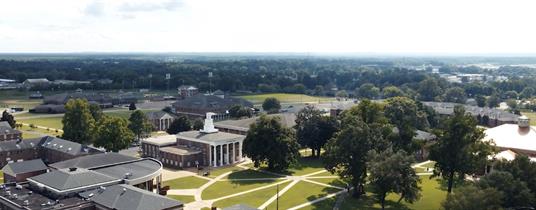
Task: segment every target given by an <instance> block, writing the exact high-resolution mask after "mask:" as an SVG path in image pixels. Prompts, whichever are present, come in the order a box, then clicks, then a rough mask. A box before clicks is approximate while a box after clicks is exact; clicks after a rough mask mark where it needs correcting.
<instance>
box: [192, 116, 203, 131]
mask: <svg viewBox="0 0 536 210" xmlns="http://www.w3.org/2000/svg"><path fill="white" fill-rule="evenodd" d="M203 125H204V124H203V120H201V119H199V118H197V119H195V120H194V125H193V129H194V130H196V131H197V130H201V129H203Z"/></svg>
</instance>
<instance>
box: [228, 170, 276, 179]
mask: <svg viewBox="0 0 536 210" xmlns="http://www.w3.org/2000/svg"><path fill="white" fill-rule="evenodd" d="M278 177H281V176H277V175H273V174H268V173H263V172H259V171H255V170H251V169H247V170H242V171H235V172H233V173H231V174H229V175H227V176H226V177H225V178H224V179H252V178H278Z"/></svg>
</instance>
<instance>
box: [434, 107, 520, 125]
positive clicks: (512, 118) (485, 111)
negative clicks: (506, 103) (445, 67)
mask: <svg viewBox="0 0 536 210" xmlns="http://www.w3.org/2000/svg"><path fill="white" fill-rule="evenodd" d="M423 104H424V105H426V106H429V107H432V108H433V109H434V110H435V111H436V112H437V113H438V114H442V115H451V114H453V113H454V107H455V106H456V105H462V106H463V107H464V108H465V111H466V112H467V113H469V114H471V115H472V116H478V115H480V116H488V117H489V118H490V119H497V120H499V121H504V122H516V121H517V118H518V117H519V115H516V114H512V113H510V112H507V111H504V110H501V109H496V108H488V107H477V106H469V105H463V104H457V103H449V102H423Z"/></svg>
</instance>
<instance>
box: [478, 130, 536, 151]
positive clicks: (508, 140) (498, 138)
mask: <svg viewBox="0 0 536 210" xmlns="http://www.w3.org/2000/svg"><path fill="white" fill-rule="evenodd" d="M484 134H485V135H486V136H485V137H484V139H483V141H491V140H493V142H494V143H495V145H496V146H497V147H499V148H503V149H511V150H514V151H530V152H531V153H534V152H536V127H535V126H530V127H527V128H521V127H519V126H518V125H516V124H503V125H499V126H497V127H494V128H489V129H486V130H485V131H484Z"/></svg>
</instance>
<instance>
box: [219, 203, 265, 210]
mask: <svg viewBox="0 0 536 210" xmlns="http://www.w3.org/2000/svg"><path fill="white" fill-rule="evenodd" d="M223 210H258V209H257V208H253V207H250V206H248V205H245V204H236V205H234V206H229V207H227V208H223Z"/></svg>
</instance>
